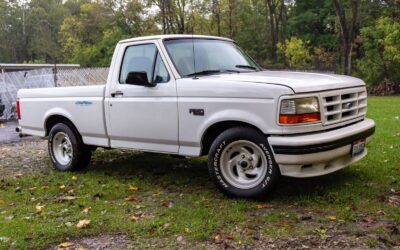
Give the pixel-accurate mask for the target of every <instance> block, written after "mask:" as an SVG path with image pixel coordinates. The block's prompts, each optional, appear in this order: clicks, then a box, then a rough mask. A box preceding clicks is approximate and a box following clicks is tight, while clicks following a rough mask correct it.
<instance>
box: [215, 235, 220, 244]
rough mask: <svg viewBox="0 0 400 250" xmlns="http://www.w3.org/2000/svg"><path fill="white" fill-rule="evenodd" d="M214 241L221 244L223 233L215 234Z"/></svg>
mask: <svg viewBox="0 0 400 250" xmlns="http://www.w3.org/2000/svg"><path fill="white" fill-rule="evenodd" d="M214 241H215V243H217V244H220V243H221V242H222V240H221V235H219V234H217V235H215V237H214Z"/></svg>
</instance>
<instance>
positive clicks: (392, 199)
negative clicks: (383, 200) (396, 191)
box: [388, 195, 400, 206]
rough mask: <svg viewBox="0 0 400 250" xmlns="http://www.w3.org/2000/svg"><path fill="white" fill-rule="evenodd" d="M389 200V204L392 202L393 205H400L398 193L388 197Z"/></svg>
mask: <svg viewBox="0 0 400 250" xmlns="http://www.w3.org/2000/svg"><path fill="white" fill-rule="evenodd" d="M388 202H389V204H391V205H394V206H400V196H398V195H392V196H390V197H389V198H388Z"/></svg>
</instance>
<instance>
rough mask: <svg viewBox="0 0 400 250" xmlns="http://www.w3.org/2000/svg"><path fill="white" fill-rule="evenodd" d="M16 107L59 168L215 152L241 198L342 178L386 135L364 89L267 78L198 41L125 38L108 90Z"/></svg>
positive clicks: (288, 76) (69, 91)
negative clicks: (286, 181)
mask: <svg viewBox="0 0 400 250" xmlns="http://www.w3.org/2000/svg"><path fill="white" fill-rule="evenodd" d="M17 110H18V116H19V125H20V127H19V130H20V131H21V132H22V133H23V134H29V135H35V136H40V137H44V138H48V147H49V154H50V156H51V160H52V162H53V164H54V167H55V168H56V169H58V170H62V171H66V170H76V169H80V168H83V167H86V166H87V165H88V164H89V162H90V158H91V152H92V150H93V149H95V148H96V147H104V148H124V149H134V150H140V151H151V152H159V153H166V154H177V155H182V156H202V155H208V159H209V160H208V164H209V172H210V175H211V177H212V179H213V180H214V181H215V182H216V184H217V186H218V187H219V188H220V189H221V190H222V191H223V192H224V193H226V194H229V195H233V196H237V197H255V196H261V195H264V194H266V193H267V192H269V191H270V190H271V189H272V187H273V186H274V184H275V183H276V182H277V180H278V178H279V177H280V175H284V176H292V177H311V176H320V175H325V174H328V173H331V172H334V171H337V170H339V169H342V168H344V167H346V166H348V165H349V164H351V163H353V162H355V161H358V160H360V159H361V158H363V157H364V156H365V155H366V154H367V150H366V148H365V145H366V144H368V143H369V142H370V141H371V139H372V135H373V133H374V129H375V123H374V121H372V120H370V119H367V118H366V117H365V115H366V111H367V92H366V87H365V83H364V82H363V81H362V80H360V79H357V78H353V77H349V76H341V75H333V74H318V73H303V72H285V71H269V70H263V69H262V68H260V66H258V65H257V64H256V63H255V62H254V61H253V60H252V59H251V58H250V57H249V56H248V55H246V54H245V53H244V52H243V51H242V50H241V49H240V48H239V47H238V46H237V44H235V42H234V41H232V40H230V39H226V38H221V37H212V36H197V35H196V36H192V35H189V36H187V35H163V36H151V37H140V38H134V39H128V40H123V41H120V42H119V43H118V45H117V46H116V48H115V52H114V56H113V59H112V62H111V67H110V73H109V76H108V79H107V84H106V85H99V86H84V87H60V88H48V89H43V88H42V89H22V90H20V91H19V92H18V101H17Z"/></svg>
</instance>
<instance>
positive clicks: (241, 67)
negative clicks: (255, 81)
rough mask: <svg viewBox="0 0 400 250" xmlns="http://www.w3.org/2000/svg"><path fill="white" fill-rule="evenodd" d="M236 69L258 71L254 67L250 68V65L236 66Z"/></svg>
mask: <svg viewBox="0 0 400 250" xmlns="http://www.w3.org/2000/svg"><path fill="white" fill-rule="evenodd" d="M235 67H236V68H240V69H252V70H258V69H257V68H256V67H254V66H250V65H236V66H235Z"/></svg>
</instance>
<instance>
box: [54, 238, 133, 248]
mask: <svg viewBox="0 0 400 250" xmlns="http://www.w3.org/2000/svg"><path fill="white" fill-rule="evenodd" d="M130 243H131V241H130V240H129V238H128V236H127V235H125V234H116V235H99V236H93V237H87V238H82V239H71V240H68V239H67V240H66V241H65V242H62V243H60V244H58V245H52V246H50V247H49V248H48V249H49V250H50V249H66V250H73V249H87V250H90V249H94V250H101V249H108V250H117V249H118V250H119V249H130V247H129V245H130Z"/></svg>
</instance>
